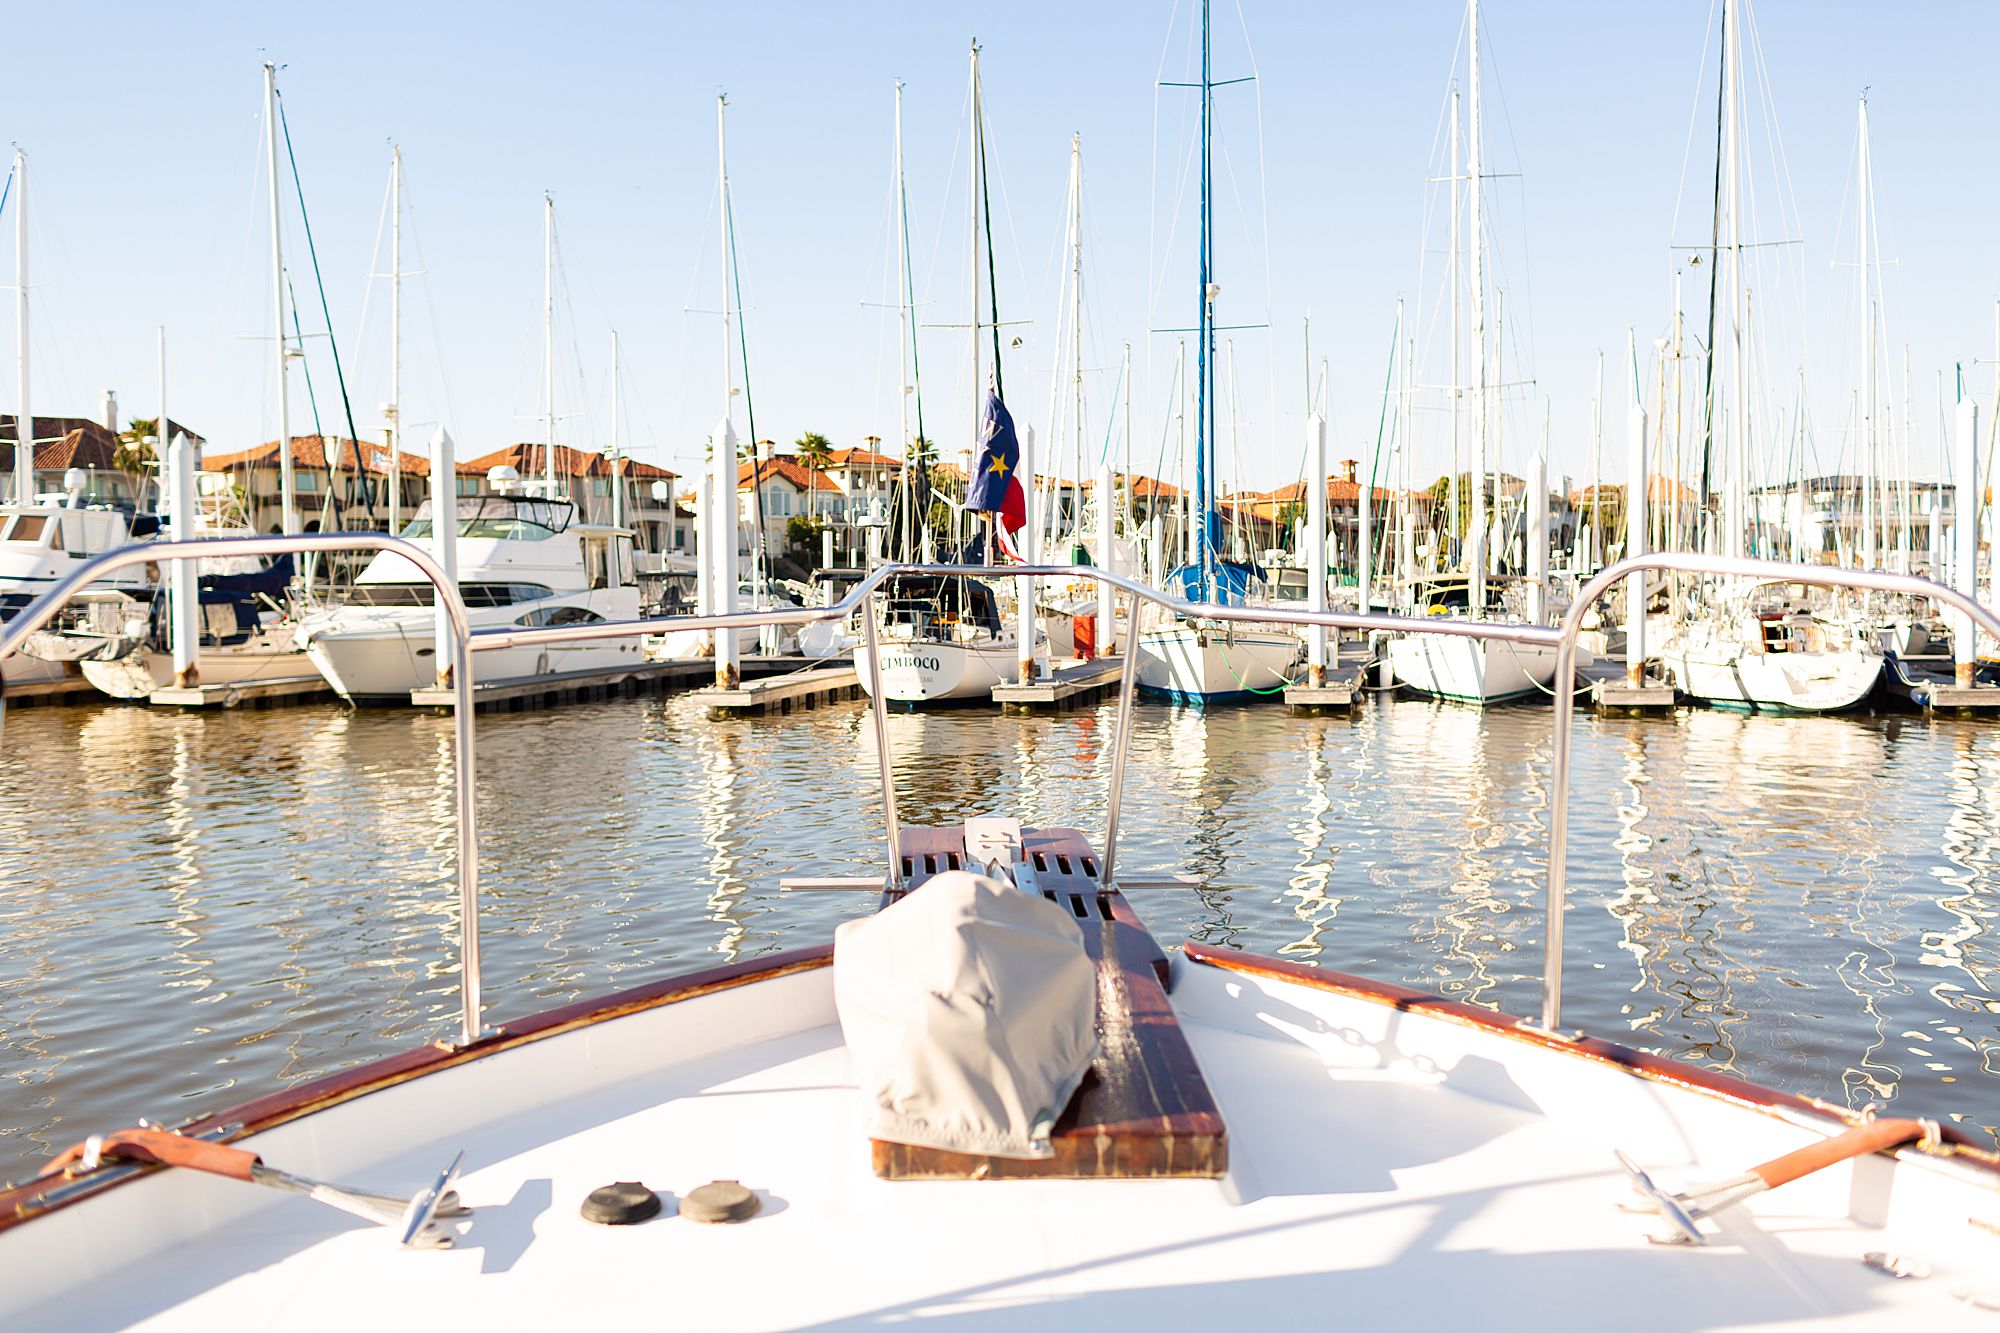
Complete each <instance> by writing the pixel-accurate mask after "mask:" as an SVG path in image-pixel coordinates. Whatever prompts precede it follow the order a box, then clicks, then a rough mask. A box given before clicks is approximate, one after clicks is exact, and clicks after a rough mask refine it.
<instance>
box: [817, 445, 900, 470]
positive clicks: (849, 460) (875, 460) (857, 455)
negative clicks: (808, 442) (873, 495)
mask: <svg viewBox="0 0 2000 1333" xmlns="http://www.w3.org/2000/svg"><path fill="white" fill-rule="evenodd" d="M826 465H827V466H828V467H830V468H833V467H901V466H902V465H903V460H902V459H900V458H891V457H889V455H887V454H878V453H874V452H871V451H870V450H867V449H835V450H834V451H833V453H832V454H830V455H828V457H827V463H826Z"/></svg>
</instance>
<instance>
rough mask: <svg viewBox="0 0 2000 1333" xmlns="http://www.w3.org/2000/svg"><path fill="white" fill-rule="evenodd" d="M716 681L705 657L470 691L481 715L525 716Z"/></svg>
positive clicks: (762, 664) (771, 662) (752, 668)
mask: <svg viewBox="0 0 2000 1333" xmlns="http://www.w3.org/2000/svg"><path fill="white" fill-rule="evenodd" d="M801 660H802V659H800V658H797V657H745V658H743V659H741V660H740V661H739V662H738V664H737V669H738V670H739V672H740V673H741V674H742V675H743V676H745V677H761V676H769V675H772V674H774V673H777V672H782V671H792V670H795V669H796V668H797V667H798V665H799V663H800V662H801ZM713 679H715V662H714V660H713V659H712V658H707V657H683V658H676V659H675V660H673V661H670V662H640V663H638V664H636V665H633V666H621V667H613V668H611V669H609V670H596V671H558V672H552V673H550V674H549V675H546V676H517V677H514V678H511V679H508V680H488V681H481V682H479V683H478V684H476V685H474V686H473V687H472V706H473V708H474V709H475V710H476V711H478V712H482V713H488V712H502V713H524V712H531V711H534V710H536V709H541V708H559V707H561V706H563V705H565V704H577V703H597V702H599V701H601V700H604V699H633V698H637V697H638V696H640V695H642V694H672V693H677V692H679V691H681V690H693V689H697V688H699V687H700V686H701V685H702V684H704V683H706V682H708V681H711V680H713ZM454 698H455V695H454V693H453V691H451V690H450V689H438V688H437V687H436V686H431V687H429V688H427V689H421V690H411V691H410V703H411V704H412V705H413V706H414V707H417V708H445V709H448V708H450V707H451V706H452V701H453V699H454Z"/></svg>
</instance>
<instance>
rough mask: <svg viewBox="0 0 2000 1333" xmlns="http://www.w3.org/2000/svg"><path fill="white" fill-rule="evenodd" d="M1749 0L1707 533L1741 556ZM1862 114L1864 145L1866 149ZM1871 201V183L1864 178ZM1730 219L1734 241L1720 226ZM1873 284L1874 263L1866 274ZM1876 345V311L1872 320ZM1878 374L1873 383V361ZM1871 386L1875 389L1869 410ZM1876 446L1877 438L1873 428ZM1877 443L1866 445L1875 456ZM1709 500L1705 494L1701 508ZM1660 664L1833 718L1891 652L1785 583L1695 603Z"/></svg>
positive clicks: (1725, 113)
mask: <svg viewBox="0 0 2000 1333" xmlns="http://www.w3.org/2000/svg"><path fill="white" fill-rule="evenodd" d="M1743 18H1744V16H1743V14H1742V5H1741V0H1723V5H1722V78H1721V80H1720V83H1721V89H1720V95H1719V99H1718V100H1719V105H1718V108H1717V112H1718V118H1719V119H1720V121H1721V130H1722V133H1721V135H1720V136H1719V142H1718V145H1717V149H1718V152H1719V153H1720V154H1721V161H1720V162H1719V163H1718V164H1717V165H1718V170H1717V171H1716V188H1717V189H1718V190H1719V191H1723V192H1725V193H1724V197H1723V198H1722V199H1721V200H1719V201H1718V203H1719V207H1718V208H1717V209H1716V211H1715V217H1716V222H1717V227H1718V230H1717V234H1716V236H1715V237H1714V241H1715V246H1714V249H1715V252H1716V254H1717V257H1718V258H1720V259H1726V260H1727V265H1726V268H1724V269H1723V270H1722V272H1723V273H1726V275H1727V277H1726V281H1727V284H1728V286H1727V295H1728V297H1729V300H1730V302H1731V306H1730V314H1729V335H1730V336H1729V337H1728V338H1726V339H1725V338H1723V337H1721V336H1720V335H1719V334H1718V336H1717V338H1716V348H1715V355H1714V356H1712V357H1711V359H1710V362H1709V366H1710V372H1709V373H1710V375H1711V377H1713V375H1714V373H1715V366H1716V364H1717V362H1718V361H1719V360H1720V357H1721V354H1722V351H1723V349H1724V348H1725V347H1726V348H1728V349H1729V352H1730V368H1731V374H1730V410H1729V412H1728V414H1727V425H1728V437H1727V439H1726V441H1725V448H1724V455H1723V458H1722V469H1721V471H1722V482H1723V484H1722V507H1721V521H1720V531H1719V533H1717V532H1715V531H1713V530H1711V532H1710V534H1709V537H1710V541H1711V543H1714V542H1715V541H1716V539H1717V538H1718V537H1719V544H1720V546H1721V549H1722V552H1723V554H1725V555H1731V556H1742V555H1744V554H1745V553H1746V551H1745V537H1746V532H1747V529H1748V527H1749V522H1748V518H1749V514H1748V499H1749V487H1750V445H1749V412H1750V391H1749V374H1750V368H1751V361H1752V359H1751V357H1750V356H1749V351H1748V343H1749V318H1750V315H1749V289H1748V286H1747V284H1746V281H1745V277H1744V272H1743V245H1744V242H1743V236H1742V222H1743V214H1744V212H1745V208H1744V205H1743V202H1742V195H1743V181H1742V175H1743V173H1742V167H1741V161H1740V158H1741V154H1740V151H1739V141H1740V138H1741V135H1742V122H1743V107H1742V101H1743V97H1742V84H1743V73H1742V63H1743V62H1742V47H1743V38H1742V25H1743ZM1865 130H1866V122H1865V108H1864V122H1863V131H1864V133H1863V144H1864V151H1865V145H1866V133H1865ZM1864 195H1865V182H1864ZM1862 207H1863V210H1864V220H1863V222H1862V226H1861V233H1862V244H1863V257H1864V259H1867V258H1868V249H1867V246H1868V241H1869V237H1870V232H1871V231H1872V206H1871V205H1870V204H1869V203H1868V202H1867V201H1866V200H1865V198H1864V202H1863V205H1862ZM1725 217H1726V219H1727V223H1728V234H1727V239H1726V240H1725V238H1724V236H1723V235H1722V234H1721V231H1720V226H1721V223H1722V221H1723V220H1724V218H1725ZM1862 272H1863V277H1864V282H1866V281H1868V276H1867V275H1868V274H1869V272H1870V270H1869V268H1868V266H1867V265H1866V264H1864V266H1863V270H1862ZM1864 323H1866V324H1867V325H1868V326H1869V328H1870V330H1871V332H1870V333H1869V334H1868V338H1869V340H1870V342H1871V343H1872V341H1873V336H1874V335H1873V332H1872V328H1873V315H1872V313H1871V314H1869V315H1868V316H1867V318H1866V319H1865V320H1864ZM1869 359H1870V361H1871V369H1870V372H1869V374H1870V377H1871V379H1872V375H1873V371H1872V356H1871V357H1870V358H1869ZM1720 397H1721V395H1720V394H1718V393H1713V392H1711V393H1710V394H1709V405H1710V416H1709V424H1708V429H1709V435H1710V438H1711V439H1712V438H1714V425H1715V420H1716V414H1717V413H1719V412H1720V411H1721V404H1720V402H1719V401H1718V400H1719V399H1720ZM1872 397H1873V394H1872V389H1871V392H1870V400H1871V411H1872ZM1863 433H1864V435H1865V436H1868V437H1869V438H1870V439H1871V441H1872V432H1871V431H1870V430H1867V429H1864V432H1863ZM1873 452H1874V451H1873V445H1872V443H1868V444H1866V445H1865V446H1864V453H1865V454H1866V455H1868V457H1869V459H1870V460H1871V462H1870V464H1869V466H1870V468H1871V470H1872V458H1873ZM1867 490H1868V494H1867V495H1864V499H1863V506H1864V521H1863V527H1864V530H1865V531H1872V530H1873V526H1874V506H1873V499H1872V498H1871V497H1872V493H1873V485H1872V480H1871V482H1870V485H1869V486H1868V488H1867ZM1705 500H1706V497H1705V496H1704V501H1705ZM1864 546H1865V551H1864V555H1863V562H1864V563H1872V558H1873V554H1874V544H1873V541H1872V539H1868V538H1866V537H1864ZM1658 655H1659V658H1660V663H1661V666H1662V668H1663V670H1664V671H1665V674H1666V677H1667V679H1668V680H1669V681H1670V682H1671V683H1672V684H1673V686H1674V687H1675V689H1677V690H1678V691H1679V692H1680V693H1682V694H1684V695H1687V696H1689V697H1691V698H1694V699H1697V700H1700V701H1702V702H1704V703H1709V704H1714V705H1717V706H1720V707H1725V708H1749V709H1785V710H1801V711H1811V712H1832V711H1836V710H1839V709H1843V708H1851V707H1853V706H1854V705H1856V704H1858V703H1860V702H1861V701H1862V700H1863V699H1865V698H1866V697H1867V696H1868V694H1869V692H1870V691H1871V690H1873V689H1874V688H1875V684H1876V682H1877V680H1878V679H1880V677H1881V674H1882V650H1881V647H1880V645H1879V644H1878V643H1877V642H1876V641H1875V638H1874V634H1873V632H1872V630H1871V628H1870V627H1868V626H1862V625H1856V624H1855V623H1853V621H1852V620H1851V619H1847V618H1842V617H1838V616H1830V615H1826V614H1823V613H1821V612H1820V611H1819V610H1818V609H1816V608H1815V607H1814V606H1813V605H1812V604H1810V603H1809V602H1807V601H1806V599H1805V598H1804V596H1803V590H1800V592H1799V593H1798V594H1794V593H1793V592H1792V591H1791V590H1789V589H1786V588H1784V587H1783V586H1782V585H1777V586H1774V585H1764V586H1762V587H1758V586H1752V587H1749V588H1743V587H1740V586H1738V587H1731V586H1729V585H1727V584H1724V585H1720V586H1718V587H1716V588H1714V589H1712V595H1711V597H1710V598H1709V599H1708V601H1707V602H1706V603H1704V604H1701V605H1699V606H1696V607H1694V608H1693V609H1692V610H1691V613H1690V614H1689V616H1688V617H1687V619H1686V620H1684V621H1683V622H1682V623H1681V624H1679V625H1676V626H1675V627H1674V628H1673V629H1671V630H1670V631H1669V632H1668V633H1667V635H1666V637H1665V639H1664V641H1663V642H1662V643H1661V644H1660V647H1659V654H1658Z"/></svg>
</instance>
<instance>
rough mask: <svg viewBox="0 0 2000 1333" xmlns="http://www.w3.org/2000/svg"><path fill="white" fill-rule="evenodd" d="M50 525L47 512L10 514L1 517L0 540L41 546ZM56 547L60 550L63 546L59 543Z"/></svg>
mask: <svg viewBox="0 0 2000 1333" xmlns="http://www.w3.org/2000/svg"><path fill="white" fill-rule="evenodd" d="M48 525H49V516H48V515H47V514H9V515H7V516H6V517H5V518H0V541H9V542H21V543H23V544H25V545H30V546H40V545H41V544H42V537H43V535H44V534H45V533H46V532H47V530H48ZM55 549H56V550H58V551H60V550H61V549H62V547H61V546H60V545H58V546H57V547H56V548H55Z"/></svg>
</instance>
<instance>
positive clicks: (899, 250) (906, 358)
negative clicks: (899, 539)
mask: <svg viewBox="0 0 2000 1333" xmlns="http://www.w3.org/2000/svg"><path fill="white" fill-rule="evenodd" d="M909 208H910V205H909V195H908V189H907V186H906V185H905V183H904V179H903V81H902V80H901V79H898V80H896V438H897V439H899V440H901V441H902V447H903V467H902V470H901V472H900V473H899V474H898V475H899V489H900V490H901V491H902V494H903V503H902V504H901V505H900V506H898V508H900V509H901V510H902V514H903V558H904V559H905V560H915V559H916V558H917V530H918V529H917V524H918V519H917V516H916V514H915V513H913V512H912V505H913V504H914V503H915V496H916V492H915V490H914V488H913V487H912V486H911V485H910V469H911V468H912V467H914V466H916V465H917V460H916V457H915V454H916V450H915V449H914V448H913V441H912V440H911V439H910V245H909V215H910V214H909Z"/></svg>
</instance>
